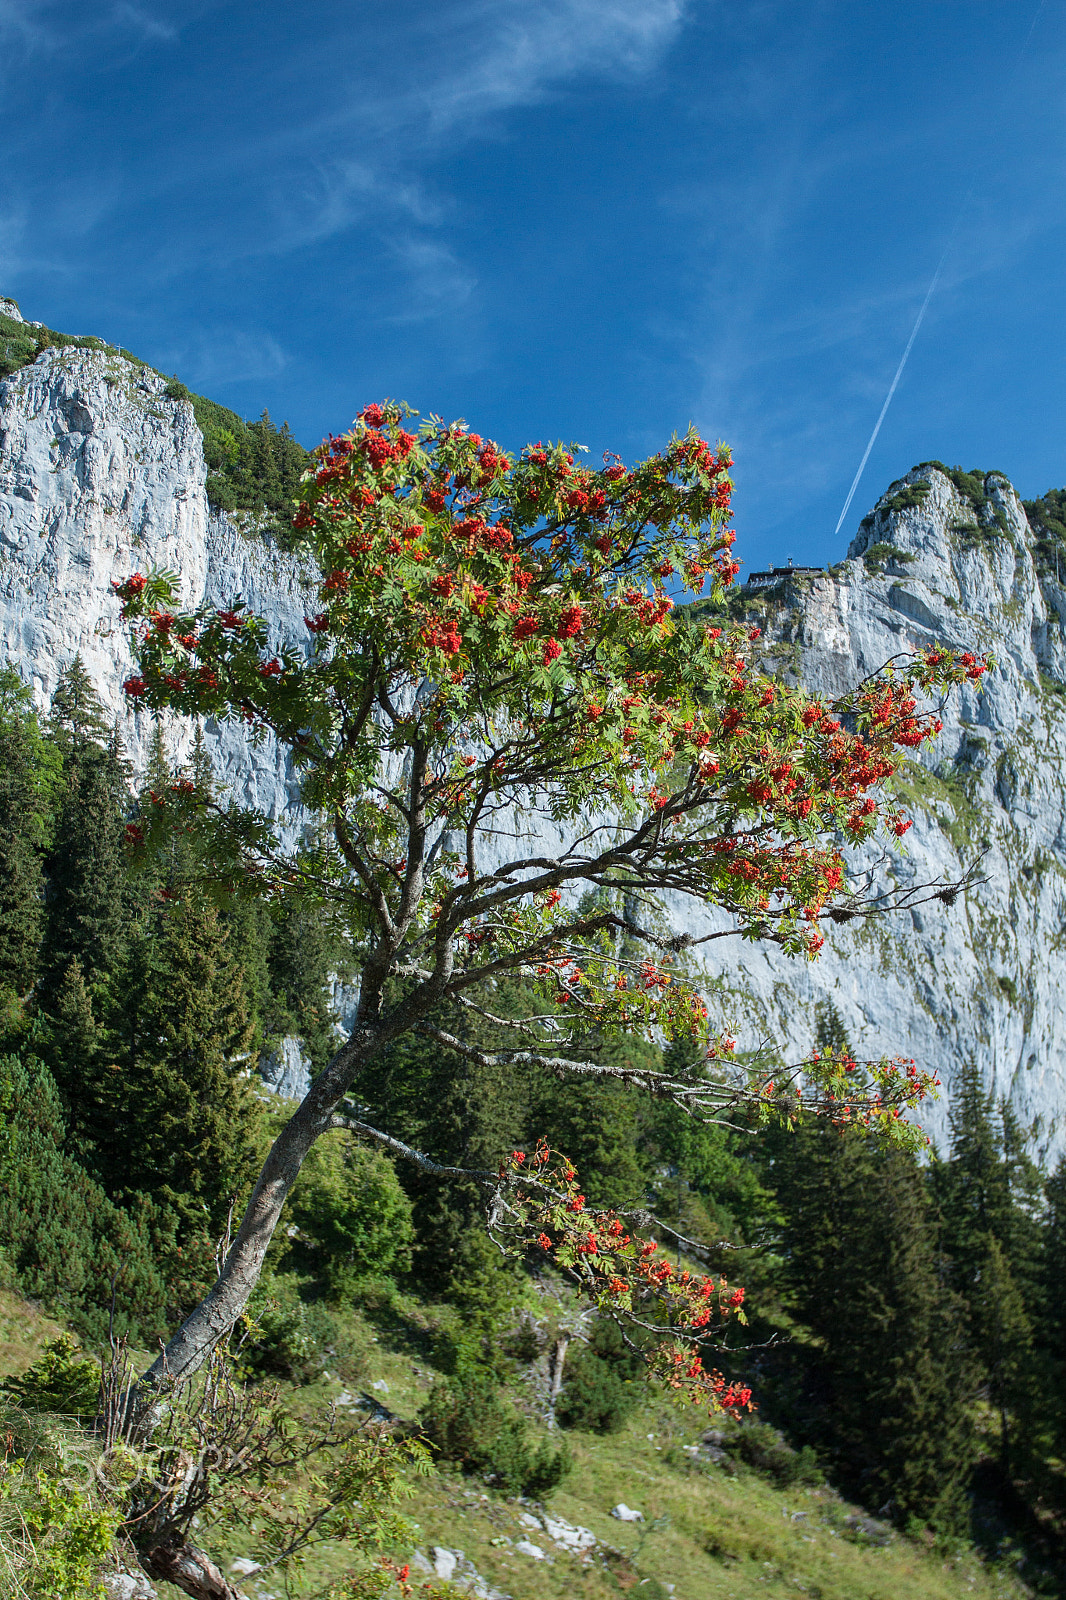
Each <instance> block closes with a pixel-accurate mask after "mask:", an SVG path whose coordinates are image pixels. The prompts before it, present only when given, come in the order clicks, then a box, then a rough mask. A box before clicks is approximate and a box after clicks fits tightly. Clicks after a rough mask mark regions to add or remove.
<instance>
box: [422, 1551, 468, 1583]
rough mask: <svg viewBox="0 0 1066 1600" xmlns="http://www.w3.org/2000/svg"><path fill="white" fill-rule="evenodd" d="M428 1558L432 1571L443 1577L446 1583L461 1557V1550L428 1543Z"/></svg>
mask: <svg viewBox="0 0 1066 1600" xmlns="http://www.w3.org/2000/svg"><path fill="white" fill-rule="evenodd" d="M429 1558H430V1560H431V1561H432V1563H433V1571H434V1572H435V1573H436V1575H437V1577H438V1578H443V1579H444V1582H445V1583H447V1582H448V1580H449V1578H451V1576H452V1574H453V1573H454V1571H455V1569H456V1567H457V1566H458V1565H459V1563H460V1561H461V1560H462V1559H463V1552H462V1551H461V1550H449V1549H447V1547H446V1546H445V1545H442V1544H434V1545H430V1548H429Z"/></svg>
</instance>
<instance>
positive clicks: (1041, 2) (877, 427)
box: [833, 0, 1047, 539]
mask: <svg viewBox="0 0 1066 1600" xmlns="http://www.w3.org/2000/svg"><path fill="white" fill-rule="evenodd" d="M1046 4H1047V0H1038V4H1037V8H1036V10H1035V11H1034V12H1033V18H1032V21H1031V22H1030V24H1029V31H1028V33H1027V34H1026V35H1025V39H1024V41H1023V43H1022V47H1021V49H1020V50H1019V51H1018V54H1017V57H1016V59H1015V62H1014V67H1013V69H1012V71H1011V74H1010V77H1009V78H1008V80H1007V83H1006V86H1005V88H1004V90H1003V98H1004V99H1006V98H1007V95H1008V93H1009V91H1010V90H1011V89H1012V88H1013V86H1014V80H1015V78H1016V77H1017V76H1018V73H1019V71H1020V69H1021V64H1022V61H1023V60H1024V58H1025V53H1026V51H1027V50H1028V48H1029V41H1030V40H1031V39H1032V37H1033V30H1034V29H1035V27H1036V25H1037V22H1038V21H1039V19H1040V14H1041V12H1042V11H1043V9H1044V7H1045V5H1046ZM977 172H978V169H977V167H976V166H975V167H974V169H973V173H972V176H971V178H970V184H969V188H968V189H967V191H966V194H965V196H964V198H963V201H962V204H961V205H960V206H959V209H958V211H957V212H956V213H955V225H954V227H953V228H952V230H951V238H950V239H949V240H948V242H947V244H946V245H945V246H944V254H943V255H942V256H941V257H940V260H939V262H938V263H937V269H936V271H935V272H934V273H933V281H932V282H931V283H930V285H929V287H928V289H927V290H926V291H925V299H924V300H923V301H922V308H921V310H920V311H919V313H918V315H917V316H916V317H915V319H914V327H913V328H912V329H911V336H910V338H909V339H908V340H907V348H906V350H904V352H903V355H902V357H901V358H900V363H899V366H898V367H897V368H896V376H895V377H894V378H893V379H892V385H891V387H890V389H889V391H888V393H887V395H886V396H885V403H884V405H883V406H882V407H881V415H880V416H879V417H878V419H877V421H876V422H875V423H874V431H873V433H871V435H870V442H869V444H868V445H867V446H866V449H865V451H864V452H863V457H862V460H861V461H860V462H859V470H858V472H857V473H856V474H855V477H854V478H853V480H852V484H851V488H850V489H849V490H848V498H847V499H846V500H845V501H844V509H843V511H842V512H841V513H840V516H839V517H838V519H837V525H836V527H835V528H834V529H833V537H834V539H835V538H836V536H837V534H838V533H839V532H840V529H841V527H842V525H843V522H844V518H845V517H846V516H847V514H848V509H849V507H850V505H851V502H852V501H853V500H854V498H855V491H856V489H857V488H858V487H859V479H860V478H861V477H862V474H863V468H864V467H865V466H866V463H867V461H869V459H870V451H871V450H872V449H873V447H874V445H875V443H876V442H877V435H878V434H879V433H880V432H881V424H882V422H884V420H885V413H886V412H887V410H888V408H889V406H890V405H891V404H892V396H893V395H894V394H895V392H896V386H897V384H898V383H899V380H900V378H901V377H902V376H903V369H904V367H905V366H906V365H907V357H908V356H909V355H910V353H911V348H912V346H913V344H914V341H915V339H916V338H917V337H918V329H919V328H920V327H921V325H922V318H923V317H924V316H925V313H926V311H927V310H928V308H929V302H930V300H931V299H932V298H933V291H934V289H935V288H936V286H937V284H938V283H939V282H940V274H941V272H942V271H943V269H944V262H945V261H946V260H947V258H948V251H949V250H950V249H951V247H952V245H953V244H954V242H955V235H956V233H958V231H959V224H960V222H961V221H962V218H963V215H964V214H965V212H966V210H967V208H968V206H969V203H970V199H971V197H972V195H973V192H974V190H975V189H976V187H977Z"/></svg>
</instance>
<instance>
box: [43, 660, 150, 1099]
mask: <svg viewBox="0 0 1066 1600" xmlns="http://www.w3.org/2000/svg"><path fill="white" fill-rule="evenodd" d="M79 667H80V664H79V663H78V662H77V660H75V662H74V664H73V666H72V667H71V668H70V669H69V671H68V673H66V674H64V677H63V678H62V679H61V680H60V684H59V687H58V688H57V689H56V693H55V696H54V697H53V703H52V727H53V728H54V729H55V730H56V735H57V739H58V741H59V742H60V748H61V749H62V750H63V756H64V762H63V784H62V790H61V794H60V797H59V804H58V817H57V822H56V829H55V835H54V840H53V845H52V851H51V856H50V859H49V862H48V888H49V894H48V916H47V927H46V931H45V938H44V948H43V954H42V969H43V973H42V989H41V1004H42V1007H43V1009H44V1010H46V1011H47V1009H48V1007H49V1005H50V1003H51V1001H52V999H53V997H54V995H55V993H56V991H57V989H58V986H59V984H60V983H61V982H62V981H63V976H64V974H65V972H66V969H67V966H68V964H69V963H70V961H72V960H73V959H75V958H77V960H78V961H79V963H80V964H81V968H82V972H83V974H84V976H85V979H86V981H87V982H88V983H89V984H90V986H105V985H106V982H107V979H108V977H109V976H110V975H112V974H114V973H115V972H116V971H117V969H118V967H119V966H120V964H121V961H122V955H123V946H124V943H125V939H126V936H127V933H128V930H129V912H130V907H129V899H128V893H127V868H126V859H125V853H124V839H125V828H126V821H127V816H128V811H129V792H128V788H127V783H126V774H125V770H124V766H123V763H122V760H121V756H120V752H119V750H118V748H117V746H116V744H115V742H114V741H113V740H111V741H109V742H108V744H107V746H106V747H105V746H103V745H101V744H100V743H99V742H98V738H99V736H101V734H102V735H103V736H104V737H106V724H104V723H103V721H102V718H101V715H100V709H99V701H98V700H97V699H96V697H95V694H94V693H92V692H91V685H89V686H88V687H87V686H86V680H85V678H84V674H83V672H82V671H81V670H79ZM63 1087H64V1086H63V1085H62V1084H61V1088H63Z"/></svg>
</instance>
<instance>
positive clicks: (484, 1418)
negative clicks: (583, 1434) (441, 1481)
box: [420, 1368, 571, 1497]
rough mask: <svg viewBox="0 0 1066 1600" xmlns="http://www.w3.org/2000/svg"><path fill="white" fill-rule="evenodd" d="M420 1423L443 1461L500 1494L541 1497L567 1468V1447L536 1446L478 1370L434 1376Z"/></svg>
mask: <svg viewBox="0 0 1066 1600" xmlns="http://www.w3.org/2000/svg"><path fill="white" fill-rule="evenodd" d="M420 1421H421V1423H422V1429H423V1432H424V1433H425V1436H426V1438H427V1439H428V1440H429V1442H430V1444H431V1445H433V1447H434V1449H435V1450H436V1452H437V1454H438V1456H440V1457H441V1459H442V1460H444V1461H451V1462H454V1463H455V1465H456V1466H458V1467H460V1468H461V1469H462V1471H463V1472H468V1473H479V1474H482V1475H483V1476H484V1477H485V1478H487V1479H488V1480H489V1481H490V1482H492V1483H494V1484H495V1485H496V1486H497V1487H498V1488H500V1489H502V1490H503V1491H504V1493H505V1494H528V1495H533V1496H536V1497H543V1496H544V1495H546V1494H549V1493H550V1492H551V1490H552V1489H554V1488H556V1487H557V1485H558V1484H559V1483H561V1482H562V1480H563V1478H564V1477H565V1476H566V1474H567V1473H568V1472H569V1470H570V1466H571V1458H570V1451H569V1450H568V1449H567V1447H566V1446H565V1445H564V1446H563V1448H562V1449H561V1450H553V1449H552V1447H551V1445H550V1444H549V1443H548V1441H547V1440H544V1441H543V1442H542V1443H540V1444H539V1445H538V1444H537V1442H536V1440H535V1439H533V1438H532V1437H531V1436H530V1431H529V1428H528V1426H527V1424H526V1423H525V1422H524V1421H523V1419H522V1418H521V1417H520V1416H519V1415H518V1413H517V1412H516V1411H515V1410H514V1408H513V1406H511V1405H509V1404H508V1403H507V1401H506V1400H505V1399H504V1398H503V1396H502V1394H501V1393H500V1390H499V1387H498V1386H497V1384H496V1383H495V1382H494V1380H493V1379H492V1378H491V1377H490V1376H489V1375H488V1374H487V1373H484V1372H479V1371H477V1369H470V1368H468V1369H467V1370H465V1371H463V1372H461V1373H459V1374H457V1375H456V1376H454V1377H450V1378H440V1379H438V1380H437V1382H436V1383H435V1384H434V1385H433V1388H432V1390H431V1391H430V1396H429V1399H428V1400H427V1402H426V1404H425V1406H424V1407H423V1409H422V1412H421V1416H420Z"/></svg>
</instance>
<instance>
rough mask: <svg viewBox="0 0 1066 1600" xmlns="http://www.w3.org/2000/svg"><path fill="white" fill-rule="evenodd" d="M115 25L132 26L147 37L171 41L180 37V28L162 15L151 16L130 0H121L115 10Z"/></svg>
mask: <svg viewBox="0 0 1066 1600" xmlns="http://www.w3.org/2000/svg"><path fill="white" fill-rule="evenodd" d="M113 17H114V22H115V26H116V27H119V28H132V29H133V31H134V32H135V33H140V34H142V35H143V37H144V38H145V39H159V40H163V41H165V42H169V41H171V40H172V39H176V38H177V37H178V29H177V28H176V27H175V26H174V25H173V24H172V23H170V22H166V21H164V20H163V18H162V17H158V16H150V15H149V14H148V12H146V11H144V10H142V9H141V7H140V6H135V5H131V4H129V0H121V3H120V4H118V5H116V6H115V8H114V12H113Z"/></svg>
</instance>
